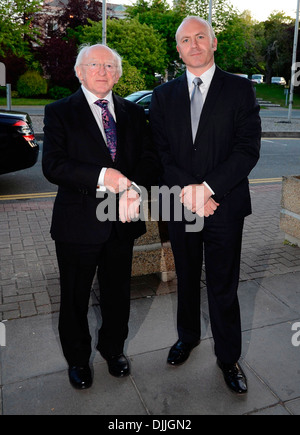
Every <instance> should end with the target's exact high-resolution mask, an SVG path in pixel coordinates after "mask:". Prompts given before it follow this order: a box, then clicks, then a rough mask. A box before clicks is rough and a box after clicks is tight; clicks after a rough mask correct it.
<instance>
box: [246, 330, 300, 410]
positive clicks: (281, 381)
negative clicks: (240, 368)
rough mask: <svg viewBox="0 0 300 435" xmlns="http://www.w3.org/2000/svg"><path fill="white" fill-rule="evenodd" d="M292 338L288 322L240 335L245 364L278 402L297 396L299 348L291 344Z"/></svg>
mask: <svg viewBox="0 0 300 435" xmlns="http://www.w3.org/2000/svg"><path fill="white" fill-rule="evenodd" d="M292 335H293V332H292V330H291V322H284V323H279V324H276V325H271V326H265V327H261V328H258V329H253V330H252V331H248V332H247V333H245V334H244V341H247V342H248V343H249V344H248V348H247V351H246V353H245V354H244V358H245V361H246V362H247V364H249V366H250V367H251V369H252V370H253V371H254V372H255V373H256V374H257V376H259V377H260V379H261V380H262V381H263V382H264V383H265V384H266V385H267V386H268V388H270V390H272V391H273V392H274V394H276V396H277V397H278V399H279V401H281V402H286V401H288V400H294V399H298V398H299V397H300V363H299V361H300V347H294V346H293V345H292Z"/></svg>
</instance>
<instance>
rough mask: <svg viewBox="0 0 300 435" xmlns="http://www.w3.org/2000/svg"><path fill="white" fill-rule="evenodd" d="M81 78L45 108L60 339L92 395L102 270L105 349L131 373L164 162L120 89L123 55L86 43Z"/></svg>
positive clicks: (118, 368)
mask: <svg viewBox="0 0 300 435" xmlns="http://www.w3.org/2000/svg"><path fill="white" fill-rule="evenodd" d="M75 71H76V75H77V77H78V78H79V80H80V82H81V84H82V86H81V88H80V89H79V90H78V91H77V92H76V93H75V94H73V95H71V96H70V97H68V98H65V99H62V100H60V101H57V102H55V103H52V104H50V105H48V106H46V109H45V128H44V133H45V137H44V150H43V171H44V174H45V176H46V177H47V179H48V180H49V181H50V182H52V183H54V184H57V185H58V186H59V187H58V193H57V197H56V200H55V205H54V210H53V219H52V225H51V235H52V237H53V239H54V240H55V242H56V252H57V259H58V265H59V270H60V281H61V308H60V318H59V333H60V339H61V344H62V348H63V352H64V355H65V357H66V360H67V362H68V364H69V379H70V382H71V384H72V385H73V386H74V387H76V388H79V389H82V388H88V387H90V386H91V384H92V375H91V369H90V366H89V359H90V355H91V336H90V333H89V326H88V320H87V312H88V302H89V297H90V291H91V287H92V282H93V279H94V276H95V273H96V270H97V274H98V279H99V284H100V308H101V314H102V326H101V329H100V331H99V338H98V344H97V349H98V350H99V351H100V353H101V355H102V356H103V357H104V358H105V359H106V360H107V363H108V368H109V372H110V373H111V374H112V375H114V376H117V377H121V376H126V375H128V374H129V372H130V367H129V362H128V360H127V358H126V357H125V356H124V354H123V346H124V342H125V340H126V338H127V335H128V320H129V309H130V277H131V265H132V250H133V243H134V239H135V238H137V237H139V236H141V235H142V234H143V233H144V232H145V231H146V229H145V223H144V222H142V221H141V220H137V218H138V216H139V204H140V191H141V190H140V189H139V187H138V185H140V186H145V187H147V186H149V185H151V182H152V180H155V174H156V171H157V161H156V157H155V153H154V152H153V149H152V146H151V141H150V139H149V134H148V126H147V124H146V119H145V114H144V111H143V109H142V108H140V107H139V106H137V105H136V104H134V103H131V102H129V101H127V100H124V99H122V98H120V97H118V96H116V95H114V94H113V92H112V88H113V86H114V85H115V84H116V83H117V82H118V80H119V78H120V77H121V74H122V63H121V58H120V56H119V55H118V54H117V53H116V52H115V51H113V50H111V49H110V48H108V47H106V46H103V45H99V44H97V45H94V46H91V47H90V46H85V47H83V48H82V49H81V51H80V52H79V55H78V57H77V61H76V65H75ZM105 191H106V192H107V194H109V195H111V196H113V197H114V199H115V201H116V202H117V203H118V209H119V216H114V215H108V216H107V215H104V216H101V213H97V211H98V206H99V204H101V201H106V200H107V198H106V197H104V195H107V194H106V193H105ZM111 196H110V198H111ZM102 214H103V213H102ZM96 215H97V216H96ZM119 217H120V219H119ZM132 221H134V222H132Z"/></svg>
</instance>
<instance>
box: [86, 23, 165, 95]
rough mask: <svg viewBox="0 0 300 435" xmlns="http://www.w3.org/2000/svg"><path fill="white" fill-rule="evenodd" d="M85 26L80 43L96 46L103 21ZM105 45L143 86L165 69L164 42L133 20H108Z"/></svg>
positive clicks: (150, 82)
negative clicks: (135, 71) (134, 71)
mask: <svg viewBox="0 0 300 435" xmlns="http://www.w3.org/2000/svg"><path fill="white" fill-rule="evenodd" d="M90 24H91V25H90V26H84V27H83V31H82V34H81V36H80V42H81V43H91V44H96V43H97V42H99V41H101V39H102V22H92V21H91V22H90ZM107 45H108V46H109V47H111V48H114V49H115V50H116V51H117V52H118V53H119V54H120V55H121V56H122V57H123V59H125V60H127V61H128V62H129V64H130V65H132V66H135V67H136V68H137V69H138V70H139V71H140V73H141V74H142V75H143V76H144V77H145V81H146V86H147V87H151V86H153V83H154V74H155V73H162V72H163V71H164V69H165V68H166V66H167V60H166V48H165V42H164V40H163V39H162V37H161V36H160V35H159V34H158V32H156V31H155V30H154V29H153V28H152V27H149V26H147V25H146V24H141V23H139V22H138V21H137V20H136V19H133V20H108V21H107Z"/></svg>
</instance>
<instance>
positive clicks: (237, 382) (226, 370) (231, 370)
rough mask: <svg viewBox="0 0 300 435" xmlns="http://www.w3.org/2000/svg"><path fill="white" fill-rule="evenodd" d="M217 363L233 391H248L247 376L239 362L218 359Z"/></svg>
mask: <svg viewBox="0 0 300 435" xmlns="http://www.w3.org/2000/svg"><path fill="white" fill-rule="evenodd" d="M217 364H218V366H219V367H220V369H221V370H222V372H223V375H224V379H225V382H226V384H227V386H228V387H229V388H230V390H231V391H233V392H235V393H237V394H245V393H247V391H248V387H247V378H246V375H245V373H244V372H243V370H242V369H241V366H240V365H239V363H235V364H224V363H222V362H221V361H219V360H217Z"/></svg>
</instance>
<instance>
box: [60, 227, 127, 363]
mask: <svg viewBox="0 0 300 435" xmlns="http://www.w3.org/2000/svg"><path fill="white" fill-rule="evenodd" d="M132 251H133V241H128V240H125V241H121V240H119V239H118V237H117V235H116V233H115V232H114V231H113V232H112V234H111V235H110V237H109V239H108V240H107V242H105V243H102V244H99V245H98V244H97V245H82V244H69V243H59V242H56V253H57V259H58V265H59V270H60V284H61V305H60V315H59V335H60V341H61V345H62V349H63V353H64V356H65V358H66V360H67V362H68V364H69V366H75V365H77V366H81V365H85V364H88V363H89V359H90V355H91V336H90V332H89V325H88V318H87V314H88V306H89V299H90V293H91V288H92V284H93V280H94V278H95V275H96V273H97V276H98V281H99V289H100V310H101V317H102V325H101V328H100V330H99V333H98V344H97V349H98V350H99V351H100V352H101V354H102V355H105V356H106V357H109V356H112V355H119V354H121V353H123V347H124V342H125V340H126V338H127V336H128V321H129V314H130V279H131V267H132Z"/></svg>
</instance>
